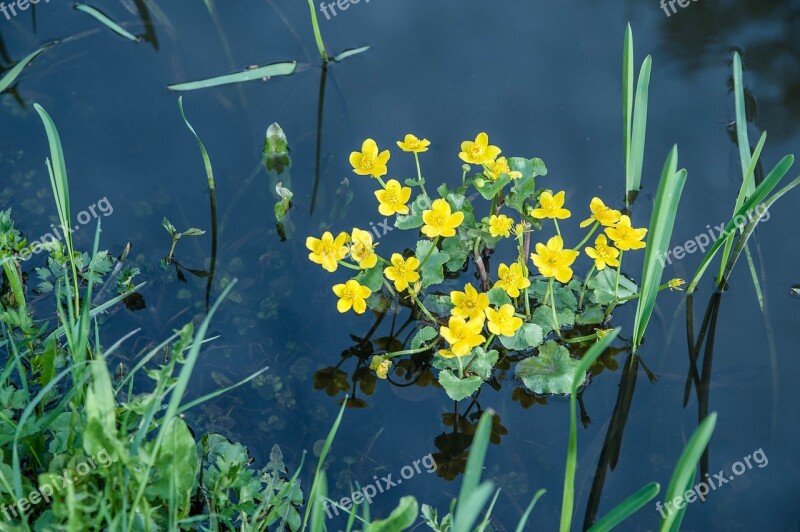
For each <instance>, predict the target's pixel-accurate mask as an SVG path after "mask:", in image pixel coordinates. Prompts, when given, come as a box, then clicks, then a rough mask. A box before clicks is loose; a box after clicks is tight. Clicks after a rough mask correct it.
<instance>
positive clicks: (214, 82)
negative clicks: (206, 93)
mask: <svg viewBox="0 0 800 532" xmlns="http://www.w3.org/2000/svg"><path fill="white" fill-rule="evenodd" d="M296 71H297V61H287V62H283V63H273V64H271V65H266V66H262V67H258V68H253V69H250V70H245V71H244V72H236V73H234V74H226V75H224V76H218V77H215V78H210V79H204V80H201V81H190V82H188V83H176V84H174V85H168V86H167V88H168V89H169V90H173V91H192V90H198V89H207V88H209V87H219V86H220V85H230V84H231V83H243V82H245V81H254V80H258V79H264V78H266V79H269V78H273V77H277V76H291V75H292V74H294V73H295V72H296Z"/></svg>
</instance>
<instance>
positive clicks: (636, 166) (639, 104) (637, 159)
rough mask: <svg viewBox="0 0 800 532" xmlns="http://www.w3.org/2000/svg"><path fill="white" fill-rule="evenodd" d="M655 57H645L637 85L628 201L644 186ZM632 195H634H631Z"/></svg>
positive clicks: (627, 193) (627, 192)
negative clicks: (648, 115) (649, 95)
mask: <svg viewBox="0 0 800 532" xmlns="http://www.w3.org/2000/svg"><path fill="white" fill-rule="evenodd" d="M652 64H653V59H652V58H651V57H650V56H649V55H648V56H647V57H645V58H644V62H643V63H642V68H641V70H640V71H639V81H638V82H637V85H636V97H635V105H634V108H633V129H632V130H631V141H630V163H629V168H630V182H629V183H628V190H627V191H626V195H625V197H626V201H627V200H628V199H629V196H631V194H633V195H635V194H636V193H637V192H639V190H640V189H641V188H642V166H643V165H644V145H645V137H646V133H647V101H648V94H649V91H650V70H651V68H652ZM631 197H632V196H631Z"/></svg>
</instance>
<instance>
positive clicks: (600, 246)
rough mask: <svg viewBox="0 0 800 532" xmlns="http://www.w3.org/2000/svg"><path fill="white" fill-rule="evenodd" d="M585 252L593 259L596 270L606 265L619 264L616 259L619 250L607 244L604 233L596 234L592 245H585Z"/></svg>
mask: <svg viewBox="0 0 800 532" xmlns="http://www.w3.org/2000/svg"><path fill="white" fill-rule="evenodd" d="M586 254H587V255H589V257H590V258H592V259H594V266H595V268H597V269H598V270H602V269H604V268H605V267H606V266H619V259H617V257H619V250H618V249H617V248H615V247H611V246H609V245H608V239H606V235H597V238H596V239H595V241H594V247H593V248H590V247H587V248H586Z"/></svg>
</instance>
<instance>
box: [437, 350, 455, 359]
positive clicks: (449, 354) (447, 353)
mask: <svg viewBox="0 0 800 532" xmlns="http://www.w3.org/2000/svg"><path fill="white" fill-rule="evenodd" d="M439 355H440V356H443V357H444V358H454V357H455V356H456V355H455V354H453V352H452V351H451V350H449V349H439Z"/></svg>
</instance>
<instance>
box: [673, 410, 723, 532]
mask: <svg viewBox="0 0 800 532" xmlns="http://www.w3.org/2000/svg"><path fill="white" fill-rule="evenodd" d="M716 424H717V413H716V412H712V413H711V414H709V416H708V417H707V418H705V419H704V420H703V422H702V423H700V426H698V427H697V429H696V430H695V431H694V434H692V437H691V438H689V441H688V442H687V443H686V447H685V448H684V449H683V452H682V453H681V456H680V458H679V459H678V463H677V464H676V465H675V470H674V471H673V473H672V478H671V479H670V481H669V487H668V488H667V493H666V495H665V498H664V500H666V501H671V500H673V499H674V498H675V497H683V494H684V493H686V491H687V490H688V489H689V487H690V486H691V485H692V481H693V480H694V475H695V471H696V469H697V462H699V461H700V457H701V456H702V455H703V452H704V451H705V449H706V446H707V445H708V441H709V440H710V439H711V435H712V434H713V433H714V427H715V426H716ZM684 513H686V505H684V506H683V508H681V509H678V510H677V511H676V512H674V513H669V514H668V515H667V516H666V517H665V518H664V519H662V520H661V527H660V528H659V530H660V531H661V532H666V531H670V532H677V530H678V529H679V528H680V526H681V521H682V520H683V514H684Z"/></svg>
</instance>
